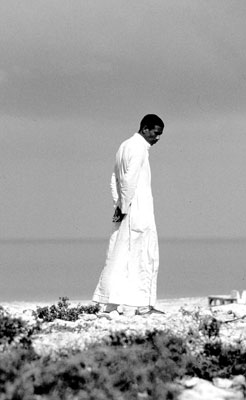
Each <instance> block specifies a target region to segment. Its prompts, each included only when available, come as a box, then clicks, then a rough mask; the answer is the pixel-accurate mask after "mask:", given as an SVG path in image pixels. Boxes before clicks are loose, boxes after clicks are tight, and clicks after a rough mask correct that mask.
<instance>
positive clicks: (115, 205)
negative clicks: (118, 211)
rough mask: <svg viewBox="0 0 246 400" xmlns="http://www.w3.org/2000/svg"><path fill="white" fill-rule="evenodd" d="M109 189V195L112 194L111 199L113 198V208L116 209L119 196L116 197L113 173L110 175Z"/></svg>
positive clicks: (115, 183) (116, 191) (114, 175)
mask: <svg viewBox="0 0 246 400" xmlns="http://www.w3.org/2000/svg"><path fill="white" fill-rule="evenodd" d="M110 189H111V194H112V198H113V203H114V208H116V207H117V205H118V201H119V195H118V190H117V182H116V174H115V171H114V172H113V173H112V177H111V182H110Z"/></svg>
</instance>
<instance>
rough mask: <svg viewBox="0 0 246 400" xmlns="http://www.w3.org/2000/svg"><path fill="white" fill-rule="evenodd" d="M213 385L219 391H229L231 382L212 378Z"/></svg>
mask: <svg viewBox="0 0 246 400" xmlns="http://www.w3.org/2000/svg"><path fill="white" fill-rule="evenodd" d="M213 384H214V385H215V386H217V387H218V388H221V389H229V388H231V387H232V380H230V379H225V378H214V379H213Z"/></svg>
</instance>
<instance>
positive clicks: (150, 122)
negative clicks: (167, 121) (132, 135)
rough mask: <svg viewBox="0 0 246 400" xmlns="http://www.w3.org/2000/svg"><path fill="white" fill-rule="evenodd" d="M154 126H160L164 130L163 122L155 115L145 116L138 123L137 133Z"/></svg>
mask: <svg viewBox="0 0 246 400" xmlns="http://www.w3.org/2000/svg"><path fill="white" fill-rule="evenodd" d="M155 125H158V126H160V127H161V128H162V129H163V128H164V122H163V121H162V119H161V118H160V117H158V115H155V114H147V115H145V116H144V117H143V119H142V121H141V122H140V128H139V132H140V131H141V130H142V129H143V128H144V127H147V128H148V129H153V128H154V127H155Z"/></svg>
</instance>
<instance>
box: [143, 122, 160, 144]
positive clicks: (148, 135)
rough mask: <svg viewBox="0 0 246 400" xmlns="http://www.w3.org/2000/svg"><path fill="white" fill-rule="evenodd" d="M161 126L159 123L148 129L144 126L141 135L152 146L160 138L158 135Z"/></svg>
mask: <svg viewBox="0 0 246 400" xmlns="http://www.w3.org/2000/svg"><path fill="white" fill-rule="evenodd" d="M162 132H163V128H161V127H160V126H159V125H155V126H154V128H152V129H149V128H147V127H145V128H144V129H143V136H144V138H145V140H147V142H148V143H149V144H150V145H151V146H153V144H155V143H157V142H158V140H160V137H161V135H162Z"/></svg>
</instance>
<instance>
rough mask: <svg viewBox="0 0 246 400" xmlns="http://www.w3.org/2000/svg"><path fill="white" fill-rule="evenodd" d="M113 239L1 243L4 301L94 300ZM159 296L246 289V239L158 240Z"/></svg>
mask: <svg viewBox="0 0 246 400" xmlns="http://www.w3.org/2000/svg"><path fill="white" fill-rule="evenodd" d="M107 246H108V239H52V240H48V239H47V240H46V239H44V240H39V239H37V240H31V239H30V240H24V239H16V240H1V241H0V301H2V302H5V301H56V300H58V299H59V297H63V296H67V297H68V298H69V299H71V300H81V301H82V300H83V301H84V300H90V299H91V298H92V295H93V292H94V289H95V287H96V284H97V281H98V278H99V275H100V272H101V270H102V268H103V266H104V261H105V256H106V251H107ZM159 248H160V268H159V275H158V290H157V296H158V299H171V298H180V297H200V296H208V295H212V294H229V293H230V292H231V290H239V291H242V290H246V238H239V239H223V238H222V239H214V238H206V239H187V238H186V239H176V238H175V239H159Z"/></svg>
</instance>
